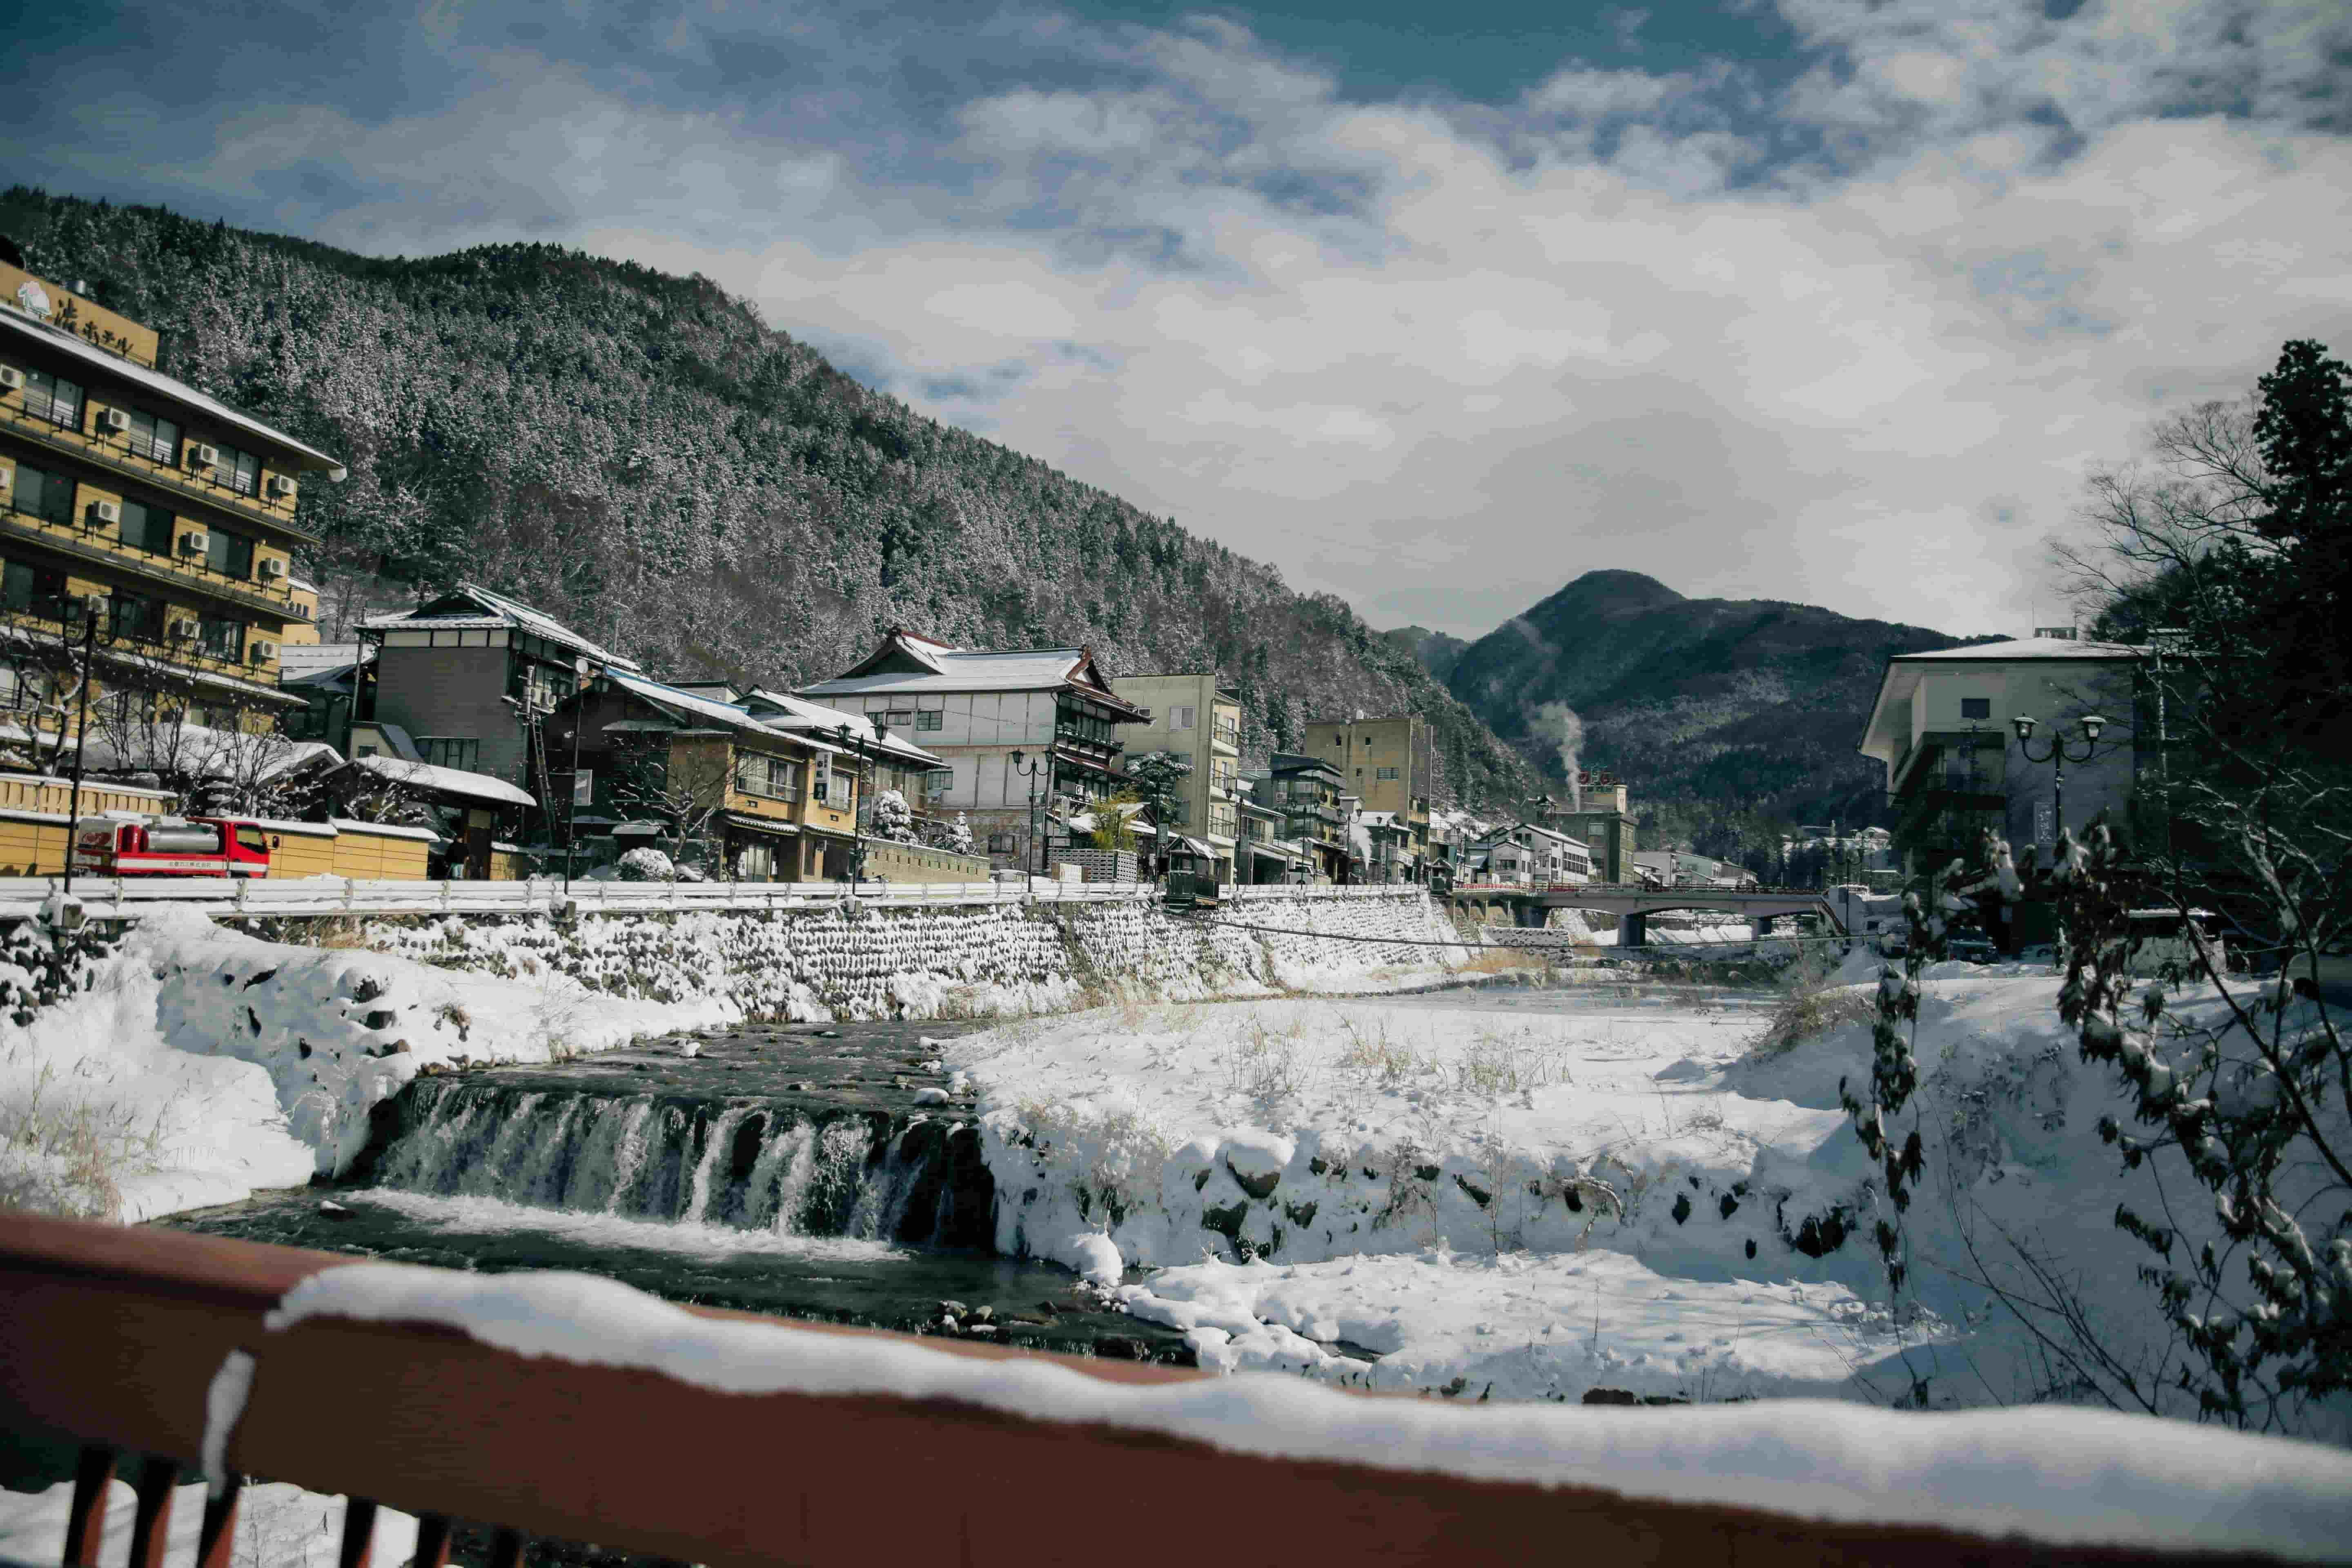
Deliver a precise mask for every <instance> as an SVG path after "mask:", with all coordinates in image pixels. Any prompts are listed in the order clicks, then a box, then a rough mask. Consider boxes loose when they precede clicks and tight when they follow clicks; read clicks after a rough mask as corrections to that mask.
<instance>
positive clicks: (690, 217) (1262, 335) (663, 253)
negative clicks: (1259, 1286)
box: [0, 0, 2352, 635]
mask: <svg viewBox="0 0 2352 1568" xmlns="http://www.w3.org/2000/svg"><path fill="white" fill-rule="evenodd" d="M358 10H359V11H360V12H362V14H361V15H358V16H354V15H353V14H352V13H353V8H352V7H351V6H349V5H344V4H340V3H324V4H310V5H287V6H281V7H273V6H268V5H237V6H227V5H219V4H217V3H207V4H204V5H186V4H179V3H173V0H149V3H147V4H141V5H131V6H124V7H121V8H103V7H101V8H89V7H83V6H78V5H69V4H68V5H57V6H48V7H44V8H41V9H39V10H37V11H35V12H32V13H28V14H27V15H26V16H23V17H20V18H19V20H18V22H17V23H16V24H15V37H14V38H13V40H12V45H11V47H10V48H9V50H8V51H7V53H6V55H5V59H0V175H5V177H6V178H7V179H9V180H12V181H22V182H26V183H30V184H42V185H46V186H47V187H49V188H51V189H54V190H59V191H67V192H73V193H77V194H80V195H92V196H97V195H104V196H108V197H111V198H114V199H116V200H136V201H150V202H162V203H164V204H166V205H170V206H172V207H173V208H175V209H178V210H181V211H185V212H191V213H194V214H198V215H201V216H207V217H210V216H221V217H226V218H227V219H228V220H230V221H231V222H233V223H239V224H247V225H252V226H262V227H268V228H274V229H279V230H284V231H288V232H291V233H296V234H301V235H306V236H310V237H315V238H318V239H322V240H326V241H329V242H331V243H333V244H338V245H343V246H349V247H353V248H356V249H360V250H364V251H370V252H375V253H380V254H407V255H415V254H422V253H430V252H437V251H444V250H449V249H453V248H457V247H462V246H467V245H472V244H477V243H480V242H484V241H491V240H505V239H517V238H527V239H543V240H555V241H561V242H564V243H568V244H572V245H578V246H582V247H586V248H588V249H590V250H593V251H595V252H599V253H601V254H605V255H610V256H616V257H628V258H635V259H637V260H640V261H644V262H647V263H650V264H653V265H656V266H660V267H664V268H670V269H673V270H678V271H687V270H694V271H700V272H703V273H706V274H709V276H711V277H713V278H716V279H719V280H720V281H721V282H722V283H724V284H725V285H727V286H728V287H729V288H730V289H733V290H735V291H737V292H739V293H741V294H744V295H747V296H749V297H750V298H751V299H753V300H757V301H758V302H759V303H760V305H761V307H762V308H763V309H764V310H766V312H767V313H768V315H769V317H770V318H771V319H772V321H773V322H774V323H775V324H776V325H777V326H779V327H781V328H783V329H785V330H787V331H792V332H793V333H795V334H798V335H800V336H803V337H804V338H806V339H808V340H810V341H812V342H815V343H817V344H818V345H820V346H821V347H823V348H824V350H825V351H826V352H828V353H830V354H832V355H833V356H834V358H835V360H836V362H837V363H840V364H841V365H842V366H843V367H844V368H845V369H847V370H849V371H851V372H852V373H853V374H856V375H858V376H860V377H861V378H863V379H865V380H866V381H868V382H870V383H872V384H876V385H878V386H881V387H883V388H885V389H887V390H888V391H890V392H891V393H893V394H895V395H898V396H900V397H903V398H905V399H906V400H908V402H909V403H911V404H913V405H915V406H917V407H918V408H920V409H922V410H924V411H926V412H929V413H931V414H933V415H936V416H939V417H940V418H943V419H949V420H952V421H954V422H956V423H958V424H961V425H963V426H969V427H970V428H971V429H974V430H977V431H980V432H982V433H983V434H985V435H988V436H990V437H993V438H995V439H999V440H1002V441H1004V442H1006V443H1008V444H1010V445H1012V446H1013V447H1018V448H1020V449H1022V450H1024V451H1026V452H1030V453H1034V454H1035V455H1037V456H1040V457H1042V458H1046V459H1047V460H1049V461H1051V462H1053V463H1055V465H1057V466H1059V467H1061V468H1066V469H1067V470H1068V471H1070V472H1071V473H1073V474H1076V476H1078V477H1079V478H1081V479H1087V480H1088V481H1091V482H1093V483H1095V484H1097V485H1100V486H1103V487H1104V488H1106V489H1111V490H1114V491H1117V492H1118V493H1119V494H1121V495H1124V496H1126V497H1128V498H1129V500H1133V501H1135V502H1136V503H1137V504H1139V505H1140V506H1142V507H1144V508H1145V509H1147V510H1150V511H1152V512H1155V513H1158V514H1160V515H1168V516H1173V517H1175V518H1176V519H1177V520H1178V521H1180V522H1181V523H1183V524H1185V525H1186V526H1188V527H1190V528H1192V529H1193V530H1194V531H1199V532H1202V533H1204V534H1207V535H1209V536H1210V537H1212V538H1214V539H1217V540H1219V541H1222V542H1224V543H1226V544H1229V545H1231V546H1232V547H1233V548H1234V549H1236V550H1238V551H1240V552H1244V553H1246V554H1250V555H1254V556H1257V557H1259V558H1262V559H1265V560H1269V561H1272V562H1273V563H1276V565H1278V566H1280V567H1281V568H1282V570H1283V571H1284V573H1285V574H1286V576H1287V577H1288V578H1289V579H1290V581H1291V582H1292V583H1293V584H1294V585H1297V586H1299V587H1302V588H1309V589H1328V590H1330V591H1333V592H1336V593H1338V594H1339V595H1343V596H1344V597H1346V598H1347V599H1349V601H1351V602H1352V603H1354V604H1355V605H1357V606H1358V607H1359V608H1360V610H1361V611H1362V612H1363V613H1364V614H1365V616H1367V617H1368V618H1369V619H1370V621H1371V622H1372V623H1373V624H1374V625H1375V626H1391V625H1399V624H1402V623H1404V622H1407V621H1417V622H1420V623H1422V624H1423V625H1427V626H1436V627H1439V628H1442V629H1444V630H1448V631H1453V632H1455V633H1458V634H1463V635H1475V634H1477V633H1480V632H1483V631H1486V630H1488V629H1490V628H1492V627H1493V626H1495V625H1496V624H1497V623H1498V622H1500V621H1501V620H1503V619H1504V618H1505V617H1507V616H1510V615H1512V614H1514V613H1515V612H1517V611H1518V610H1521V609H1523V608H1525V607H1526V606H1527V605H1529V604H1531V603H1532V602H1534V601H1535V600H1536V599H1538V598H1540V597H1542V596H1543V595H1545V594H1548V593H1549V592H1550V591H1551V590H1553V589H1554V588H1556V587H1558V586H1559V584H1561V583H1563V582H1565V581H1567V580H1568V579H1569V578H1570V577H1572V576H1574V575H1575V574H1578V573H1579V572H1581V571H1585V570H1589V569H1591V568H1595V567H1622V568H1628V569H1632V570H1635V571H1640V572H1646V573H1649V574H1652V575H1654V576H1655V577H1657V578H1659V579H1661V580H1662V581H1664V582H1665V583H1666V584H1669V585H1671V586H1673V587H1675V588H1676V589H1679V590H1681V591H1682V592H1684V593H1685V594H1691V595H1724V596H1727V597H1738V598H1751V597H1769V598H1791V599H1800V600H1805V601H1809V602H1811V603H1817V604H1823V605H1830V606H1832V607H1833V608H1836V609H1839V610H1843V611H1844V612H1846V613H1849V614H1853V615H1869V616H1882V617H1885V618H1889V619H1896V620H1904V621H1910V622H1915V623H1918V624H1923V625H1927V626H1937V627H1941V628H1944V629H1948V630H1952V631H1960V632H1976V631H1988V630H1992V631H2017V632H2021V631H2023V630H2024V629H2025V628H2026V626H2027V625H2028V623H2029V622H2030V621H2031V620H2032V618H2033V616H2034V613H2035V609H2036V602H2037V597H2038V598H2039V605H2040V608H2041V609H2042V612H2043V613H2044V615H2045V616H2046V615H2047V614H2048V613H2049V612H2050V611H2051V610H2052V608H2053V605H2054V597H2053V595H2051V594H2050V593H2049V592H2048V591H2047V590H2044V589H2041V588H2040V587H2039V586H2038V585H2039V584H2040V583H2041V582H2042V580H2043V579H2044V577H2045V574H2044V572H2043V571H2042V541H2043V539H2044V538H2045V537H2046V536H2047V535H2048V534H2049V533H2050V532H2052V531H2053V530H2055V529H2058V528H2061V527H2063V525H2064V523H2065V522H2066V520H2067V517H2068V513H2069V510H2070V509H2071V507H2072V505H2073V503H2074V497H2075V495H2076V493H2077V491H2078V489H2079V487H2080V484H2081V480H2082V477H2083V475H2084V472H2085V471H2086V469H2088V468H2090V467H2092V466H2094V465H2097V464H2101V463H2105V462H2110V461H2113V460H2115V459H2117V458H2123V457H2125V456H2126V454H2127V453H2128V452H2129V450H2130V447H2131V441H2132V436H2133V432H2134V431H2135V430H2136V429H2137V428H2138V427H2139V426H2143V425H2144V424H2145V423H2146V422H2147V420H2148V419H2149V418H2150V417H2151V416H2154V415H2156V414H2158V413H2159V412H2160V411H2162V410H2164V409H2166V408H2168V407H2171V406H2177V405H2180V404H2183V403H2185V402H2189V401H2194V400H2199V399H2202V398H2207V397H2212V396H2221V395H2232V394H2235V393H2238V392H2240V391H2242V390H2244V389H2245V388H2246V387H2248V386H2249V385H2250V384H2251V382H2252V378H2253V377H2254V376H2255V375H2257V374H2260V373H2261V372H2262V371H2263V370H2264V369H2266V368H2267V367H2268V365H2269V363H2270V362H2271V361H2272V359H2273V357H2274V356H2275V355H2276V353H2277V351H2278V347H2279V344H2280V343H2281V342H2283V341H2284V340H2285V339H2288V338H2292V337H2316V338H2319V339H2321V340H2323V341H2325V342H2329V343H2331V344H2332V345H2333V346H2334V347H2335V349H2336V351H2337V352H2338V353H2347V354H2352V6H2347V5H2344V4H2343V0H2273V3H2270V4H2262V3H2258V0H2257V3H2246V0H2111V3H2104V4H2103V3H2101V0H2016V3H2011V0H1876V3H1871V0H1770V3H1768V0H1745V3H1743V0H1732V3H1730V4H1719V5H1692V6H1687V7H1672V6H1669V5H1667V4H1665V3H1664V0H1657V3H1655V4H1654V5H1649V6H1624V7H1620V8H1613V9H1612V8H1606V7H1602V6H1592V7H1580V6H1573V5H1561V4H1559V3H1558V0H1548V3H1544V4H1537V3H1534V0H1470V3H1469V4H1465V5H1451V6H1448V5H1432V4H1430V3H1429V0H1411V3H1407V0H1287V3H1284V4H1274V5H1241V6H1220V7H1216V8H1213V9H1208V10H1202V11H1198V12H1191V13H1187V12H1183V11H1181V10H1179V9H1176V8H1174V7H1162V6H1155V5H1134V4H1119V3H1114V0H1096V3H1085V4H1076V5H1066V6H1059V7H1056V6H1052V5H1017V4H1016V5H1005V6H1003V8H992V7H991V5H990V4H989V3H988V0H965V3H961V4H955V3H949V4H937V3H928V4H927V3H923V0H897V3H894V4H887V5H885V4H875V3H868V0H793V3H776V4H759V3H750V4H746V3H741V0H718V3H704V4H693V5H679V4H675V3H646V0H628V3H625V4H616V3H603V0H598V3H594V4H574V5H499V4H488V3H472V0H433V3H432V4H429V5H425V6H424V7H422V8H421V9H415V8H411V9H407V10H400V11H394V10H391V9H388V8H381V7H373V6H366V5H362V6H361V7H359V8H358ZM1563 17H1570V18H1571V19H1570V20H1562V18H1563Z"/></svg>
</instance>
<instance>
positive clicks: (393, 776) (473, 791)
mask: <svg viewBox="0 0 2352 1568" xmlns="http://www.w3.org/2000/svg"><path fill="white" fill-rule="evenodd" d="M351 765H352V767H355V768H358V769H361V770H362V772H366V773H373V774H375V775H376V776H377V777H379V778H383V779H389V780H391V781H392V782H393V783H394V784H406V785H407V786H408V787H410V788H411V789H422V790H430V791H432V792H433V793H434V794H436V795H460V796H463V797H464V798H466V799H467V800H486V801H490V802H492V803H494V804H496V805H538V804H539V802H538V801H537V800H535V799H533V798H532V797H531V796H530V795H529V794H528V793H526V792H525V791H523V790H520V789H518V788H516V787H515V786H514V785H513V784H509V783H507V781H506V780H504V779H498V778H492V777H491V776H490V775H489V774H488V773H468V772H467V771H466V770H465V769H463V768H445V767H441V766H439V765H437V764H436V763H412V762H409V761H407V760H405V759H404V758H401V757H386V756H382V755H377V756H368V757H353V758H352V761H351Z"/></svg>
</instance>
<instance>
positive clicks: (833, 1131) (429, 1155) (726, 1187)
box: [358, 1077, 993, 1249]
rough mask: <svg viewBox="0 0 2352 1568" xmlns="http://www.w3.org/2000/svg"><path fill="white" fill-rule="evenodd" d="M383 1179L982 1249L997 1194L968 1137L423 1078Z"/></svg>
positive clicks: (896, 1121)
mask: <svg viewBox="0 0 2352 1568" xmlns="http://www.w3.org/2000/svg"><path fill="white" fill-rule="evenodd" d="M395 1110H396V1114H395V1115H394V1116H393V1117H391V1118H389V1119H388V1123H389V1124H388V1125H385V1126H383V1127H381V1128H380V1129H379V1131H378V1136H377V1142H376V1143H375V1145H374V1146H373V1147H372V1148H371V1149H370V1150H369V1152H368V1157H367V1158H366V1160H365V1161H363V1162H362V1167H361V1170H360V1172H359V1173H358V1174H360V1175H361V1177H362V1180H365V1181H367V1182H369V1183H370V1184H373V1185H375V1186H380V1187H396V1188H401V1189H404V1190H406V1191H410V1192H419V1193H432V1194H439V1195H443V1196H452V1197H490V1198H499V1199H503V1200H505V1201H506V1202H509V1203H516V1204H527V1205H532V1206H534V1207H540V1208H552V1209H568V1210H572V1211H574V1212H579V1213H588V1214H599V1213H601V1214H610V1215H620V1216H623V1217H625V1218H630V1219H650V1220H665V1221H677V1222H683V1223H688V1224H698V1225H714V1226H734V1227H737V1228H739V1229H744V1230H769V1231H777V1232H781V1233H784V1234H788V1235H800V1236H848V1237H866V1238H870V1239H874V1240H880V1241H894V1242H899V1243H902V1244H908V1245H913V1246H931V1247H967V1248H974V1249H985V1248H986V1247H988V1246H989V1245H990V1242H991V1239H992V1228H991V1227H992V1216H991V1213H990V1209H991V1205H992V1197H993V1190H992V1185H991V1184H990V1181H989V1177H988V1173H987V1168H986V1167H985V1166H984V1165H983V1164H982V1163H981V1156H980V1140H979V1136H978V1134H977V1133H975V1132H974V1131H972V1130H971V1129H970V1128H962V1129H960V1130H958V1131H954V1132H950V1131H949V1130H948V1128H947V1126H946V1124H944V1123H942V1122H939V1121H929V1120H922V1121H909V1120H908V1119H907V1118H905V1117H902V1116H890V1115H887V1114H884V1113H882V1112H879V1111H857V1110H818V1111H814V1112H811V1111H809V1110H805V1109H803V1108H802V1107H799V1106H796V1105H792V1104H787V1103H783V1102H781V1101H763V1100H730V1101H724V1102H713V1101H709V1100H694V1099H689V1098H682V1097H680V1098H665V1097H656V1096H653V1095H635V1096H621V1095H610V1094H593V1093H576V1094H567V1093H563V1092H561V1091H551V1090H545V1089H530V1090H521V1089H512V1088H509V1087H506V1086H502V1085H499V1084H496V1083H487V1082H468V1081H467V1080H466V1079H458V1078H445V1077H434V1078H427V1079H418V1080H417V1081H416V1082H415V1083H413V1084H411V1085H410V1086H409V1087H408V1089H406V1090H404V1092H403V1093H402V1095H401V1096H400V1098H399V1100H398V1102H397V1104H396V1107H395Z"/></svg>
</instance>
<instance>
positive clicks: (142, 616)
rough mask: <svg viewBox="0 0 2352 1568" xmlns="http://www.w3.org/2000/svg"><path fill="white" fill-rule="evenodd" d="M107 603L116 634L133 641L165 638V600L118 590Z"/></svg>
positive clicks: (155, 640)
mask: <svg viewBox="0 0 2352 1568" xmlns="http://www.w3.org/2000/svg"><path fill="white" fill-rule="evenodd" d="M106 603H107V615H108V616H109V617H110V625H111V626H112V628H113V635H114V636H116V637H127V638H129V639H130V640H131V641H133V642H162V641H163V600H161V599H151V598H149V597H147V596H146V595H144V594H125V593H121V592H117V593H116V594H115V595H114V596H113V597H112V598H110V599H109V600H107V602H106Z"/></svg>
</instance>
